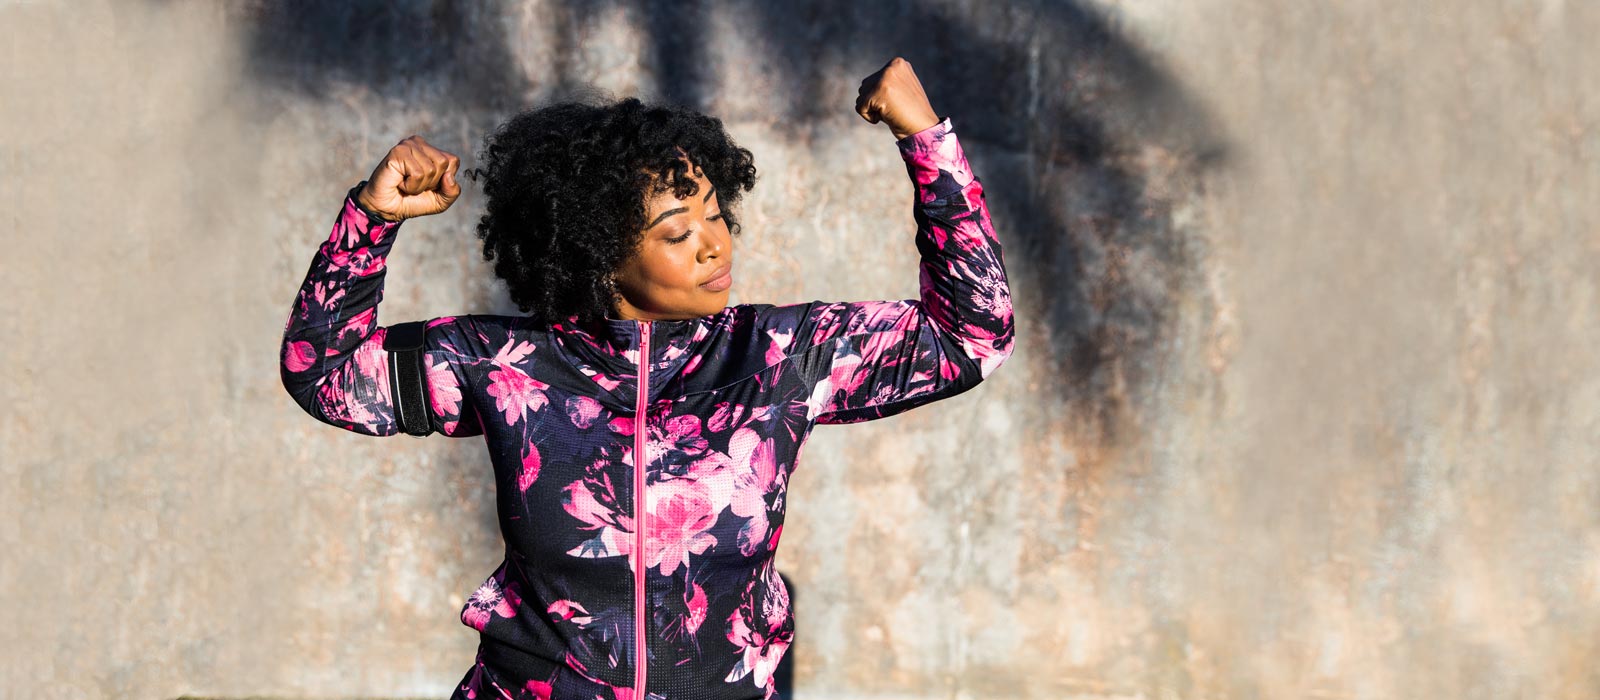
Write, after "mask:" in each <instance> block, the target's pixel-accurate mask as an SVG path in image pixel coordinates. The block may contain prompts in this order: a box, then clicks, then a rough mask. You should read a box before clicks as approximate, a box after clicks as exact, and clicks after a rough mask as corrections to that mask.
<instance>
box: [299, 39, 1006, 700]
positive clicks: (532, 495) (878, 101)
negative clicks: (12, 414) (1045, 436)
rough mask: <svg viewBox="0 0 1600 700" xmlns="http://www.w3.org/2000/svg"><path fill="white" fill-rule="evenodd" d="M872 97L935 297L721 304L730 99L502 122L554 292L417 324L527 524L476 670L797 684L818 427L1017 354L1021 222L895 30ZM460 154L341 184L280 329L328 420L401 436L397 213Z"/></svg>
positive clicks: (512, 542) (417, 155)
mask: <svg viewBox="0 0 1600 700" xmlns="http://www.w3.org/2000/svg"><path fill="white" fill-rule="evenodd" d="M856 111H857V112H858V113H859V114H860V115H861V117H862V118H864V119H866V120H867V121H869V122H872V123H879V122H882V123H884V124H886V125H887V126H888V127H889V128H890V129H891V130H892V131H893V133H894V136H895V138H896V139H897V141H896V144H897V146H898V148H899V151H900V153H901V155H902V157H903V158H904V159H905V162H906V165H907V172H908V173H909V174H910V175H911V178H912V181H913V184H914V185H915V189H916V198H915V204H914V208H913V210H912V213H913V216H914V218H915V220H916V223H917V233H916V240H915V242H916V245H917V250H918V251H919V253H920V255H921V261H922V262H921V294H920V296H921V298H920V299H907V300H900V301H862V302H834V303H825V302H820V301H813V302H810V303H803V304H792V305H786V306H774V305H771V304H740V305H738V306H733V307H729V306H727V299H728V290H729V288H730V286H731V285H732V279H733V275H732V267H733V239H732V235H734V234H736V233H737V231H738V225H737V224H736V223H734V221H733V212H732V206H733V205H734V204H735V203H736V202H737V199H738V196H739V193H740V190H741V189H743V190H746V191H748V190H749V189H750V188H751V187H752V186H753V185H754V181H755V169H754V168H753V167H752V166H751V161H750V154H749V152H748V151H746V150H744V149H742V148H738V147H737V146H735V145H734V144H733V143H732V141H731V140H730V139H729V138H728V136H727V134H726V133H725V132H724V131H723V128H722V124H721V122H720V121H719V120H716V119H713V118H710V117H705V116H703V115H698V114H694V113H692V112H687V111H680V110H674V109H668V108H647V107H645V106H643V105H641V104H640V103H639V102H638V101H637V100H632V99H629V100H623V101H621V102H619V103H617V104H613V105H605V106H594V105H582V104H571V103H568V104H561V105H555V106H552V107H547V108H544V109H541V110H534V111H531V112H526V113H524V114H522V115H518V116H517V117H515V118H513V119H512V120H511V121H509V122H508V123H507V124H506V125H504V126H503V127H502V128H501V129H500V130H498V131H497V133H496V134H495V135H493V136H491V138H490V140H489V142H488V145H487V148H486V149H485V158H484V161H485V163H486V167H485V168H484V169H482V170H479V171H475V172H474V174H481V175H484V176H486V178H487V179H486V192H487V194H488V197H489V201H488V206H487V214H485V216H484V217H483V218H482V220H481V222H480V224H479V226H478V234H479V236H480V237H482V238H483V240H484V253H485V257H486V258H488V259H491V260H494V259H496V258H498V262H497V263H496V266H495V272H496V274H497V275H498V276H500V277H501V278H503V279H505V280H506V283H507V285H508V287H509V288H510V291H511V297H512V299H513V300H514V301H516V302H517V304H518V305H519V307H520V308H521V309H522V310H523V311H524V312H532V313H530V314H529V315H527V316H492V315H477V314H473V315H466V316H449V317H444V318H437V319H433V320H431V321H429V322H428V323H427V325H426V332H425V336H424V348H423V352H424V357H425V363H426V367H427V372H426V376H427V382H428V384H429V394H428V396H429V399H430V404H429V406H428V409H429V411H428V412H429V414H430V415H431V419H432V428H433V429H434V430H436V431H437V432H440V433H443V434H445V435H447V436H451V437H471V436H478V435H481V436H483V438H484V441H485V443H486V444H487V445H488V448H489V456H490V459H491V461H492V462H493V464H494V470H495V479H496V489H497V508H498V513H499V520H500V527H501V532H502V533H503V534H504V536H505V541H506V557H505V561H504V562H503V563H502V564H501V565H500V566H499V567H498V568H497V569H496V570H495V572H494V573H493V574H492V575H491V576H490V577H489V578H488V579H487V580H486V581H485V582H484V583H483V585H482V586H481V587H479V588H478V590H477V591H476V592H475V593H473V594H472V596H471V599H470V600H469V601H468V602H467V604H466V606H465V607H464V609H463V610H462V614H461V620H462V622H463V623H464V624H467V625H469V626H471V627H473V628H474V629H476V630H478V631H479V633H480V645H479V652H478V656H477V660H476V663H475V664H474V665H473V667H472V668H471V669H470V670H469V671H468V672H467V674H466V676H465V677H464V678H463V679H462V682H461V683H460V685H459V686H458V687H457V690H456V693H455V697H457V698H491V697H492V698H552V697H554V698H601V699H602V700H647V699H648V698H659V699H666V700H690V699H693V700H703V699H709V698H768V699H770V698H773V697H775V693H776V691H775V689H774V686H773V680H772V671H773V669H774V668H775V667H776V666H777V664H778V661H779V659H780V658H782V656H783V654H784V652H785V650H786V649H787V648H788V646H789V643H790V641H791V639H792V637H793V630H794V623H793V619H792V617H791V615H790V608H789V595H788V591H787V589H786V588H785V587H784V585H783V582H782V580H781V579H779V577H778V576H777V573H776V571H775V569H774V568H773V566H774V564H773V562H774V559H773V556H774V553H775V552H776V550H777V546H778V538H779V535H780V533H781V532H782V531H783V518H784V494H785V492H786V487H787V484H788V479H789V475H790V473H791V472H792V471H793V469H794V467H795V466H796V463H797V459H798V457H799V453H800V448H801V446H802V444H803V443H804V442H805V440H806V437H807V436H808V435H809V434H810V431H811V428H812V426H814V425H817V424H833V423H854V422H860V421H866V420H872V419H875V418H882V417H886V416H891V415H894V414H897V413H901V412H903V411H906V410H909V409H911V408H914V407H916V406H920V405H922V404H926V403H928V402H931V401H936V400H938V399H942V398H946V397H949V396H954V395H956V394H959V393H961V392H963V391H966V390H968V389H970V388H972V387H973V386H975V385H977V384H978V383H979V382H980V381H982V380H983V379H984V378H985V377H987V376H989V374H990V373H992V372H993V371H994V370H995V368H996V367H998V366H999V365H1000V364H1001V363H1002V362H1003V361H1005V359H1006V357H1007V356H1009V354H1010V352H1011V346H1012V318H1011V316H1012V314H1011V297H1010V291H1009V288H1008V287H1007V281H1006V274H1005V268H1004V265H1003V262H1002V259H1001V255H1000V243H999V241H998V240H997V239H996V237H995V234H994V231H993V228H992V227H991V225H990V220H989V213H988V210H987V207H986V206H985V203H984V199H983V188H982V186H981V185H980V184H979V181H978V180H977V178H976V177H974V176H973V174H972V172H971V170H970V169H969V168H968V166H967V161H966V157H965V155H964V154H963V152H962V150H961V147H960V145H959V144H958V143H957V141H956V136H955V132H954V131H953V127H952V124H951V122H950V120H949V119H948V118H945V119H940V118H939V117H938V116H936V113H935V112H934V110H933V108H932V107H931V106H930V105H929V103H928V99H927V96H926V95H925V94H924V92H923V89H922V86H921V84H920V82H919V81H918V80H917V77H916V75H915V73H913V72H912V69H911V65H910V64H909V63H907V62H906V61H905V60H903V59H900V58H896V59H894V60H892V61H890V62H889V63H888V64H887V65H885V66H884V67H883V68H882V69H881V70H879V71H878V72H876V73H874V74H872V75H871V76H868V77H867V78H866V79H865V80H863V81H862V85H861V91H860V96H859V98H858V99H857V102H856ZM458 166H459V160H458V159H457V158H456V156H454V155H451V154H448V153H445V152H442V151H439V150H438V149H435V148H433V147H432V146H429V145H428V144H427V143H426V142H425V141H423V140H422V139H420V138H417V137H415V136H412V137H409V138H407V139H406V140H404V141H402V142H400V144H399V145H397V146H395V147H394V149H393V150H391V151H390V152H389V154H388V155H387V156H386V157H385V158H384V160H383V162H382V163H380V164H379V166H378V167H377V169H376V170H375V171H374V172H373V174H372V176H371V177H370V178H368V179H367V180H365V181H363V182H362V183H361V184H358V185H356V187H354V188H352V189H351V191H350V193H349V194H348V196H347V197H346V198H345V201H344V204H343V208H342V209H341V211H340V213H339V215H338V217H337V218H336V220H335V222H334V226H333V231H332V234H331V236H330V237H329V238H328V239H327V240H326V241H325V242H324V243H323V244H322V246H321V248H320V249H319V250H318V252H317V256H316V258H315V259H314V260H313V262H312V265H311V269H310V271H309V272H308V273H307V276H306V278H305V282H304V284H303V285H302V286H301V289H300V294H299V298H298V300H297V303H296V305H295V309H294V311H293V313H292V314H291V315H290V317H289V322H288V326H287V328H286V329H285V333H284V338H283V348H282V349H283V354H282V358H283V361H282V375H283V382H284V386H285V388H286V389H287V390H288V391H289V393H290V394H291V395H293V396H294V398H295V400H296V401H297V402H298V403H299V404H300V406H301V407H302V408H304V409H305V410H306V411H307V412H309V413H310V414H311V415H312V416H315V417H316V418H317V419H319V420H321V421H323V422H325V423H328V424H330V425H334V426H337V427H340V428H343V429H345V430H349V431H352V432H356V433H361V434H364V435H376V436H388V435H396V434H399V432H400V431H399V428H398V427H397V424H396V419H395V410H394V404H393V403H392V401H391V397H390V389H389V381H388V379H389V378H388V368H387V364H386V362H385V357H386V355H385V351H384V349H383V341H384V337H385V334H386V333H387V331H388V329H387V328H384V327H380V326H378V325H377V314H376V310H377V305H378V302H379V300H380V299H381V297H382V290H383V278H384V261H385V258H386V256H387V254H388V251H389V249H390V246H391V245H392V244H393V243H394V240H395V236H396V232H397V228H398V226H399V224H400V222H401V221H404V220H405V219H408V218H412V217H416V216H424V215H427V214H433V213H437V212H440V211H443V210H445V209H446V208H448V207H449V206H450V205H451V203H453V202H454V201H455V200H456V198H457V197H458V196H459V195H460V193H461V189H460V187H459V186H458V185H457V184H456V181H455V172H456V169H457V167H458ZM641 361H642V362H643V364H646V365H647V366H648V368H649V369H648V371H641V369H640V367H641ZM640 454H643V455H645V457H644V458H643V459H642V460H636V457H635V456H636V455H640ZM640 461H642V462H643V465H644V466H643V468H642V469H636V468H635V465H636V464H639V463H640ZM636 513H644V514H645V517H644V518H642V519H639V520H636V519H635V514H636ZM641 659H644V660H646V661H645V662H643V663H641V662H640V660H641Z"/></svg>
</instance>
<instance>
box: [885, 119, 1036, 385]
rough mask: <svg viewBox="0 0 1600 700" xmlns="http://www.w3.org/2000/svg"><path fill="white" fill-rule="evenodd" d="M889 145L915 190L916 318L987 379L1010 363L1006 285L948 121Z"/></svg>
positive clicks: (995, 241) (984, 211) (983, 208)
mask: <svg viewBox="0 0 1600 700" xmlns="http://www.w3.org/2000/svg"><path fill="white" fill-rule="evenodd" d="M896 145H897V146H898V147H899V148H900V152H901V155H902V157H903V158H904V159H905V161H906V169H907V172H908V173H909V174H910V176H911V178H912V180H913V182H914V183H915V184H916V201H915V204H914V205H913V218H915V219H916V222H917V234H916V244H917V251H918V254H919V255H920V263H919V267H920V284H919V289H920V295H921V300H922V306H923V310H924V312H925V313H926V314H928V316H929V317H930V319H931V320H932V321H933V322H934V323H936V324H938V326H939V328H940V329H942V330H943V331H945V332H947V333H949V334H950V335H952V336H954V337H955V338H956V339H957V340H959V343H960V346H961V348H962V350H963V352H964V354H965V355H966V357H967V359H969V360H971V361H972V362H973V363H975V364H976V366H977V367H978V368H979V371H980V377H988V376H989V374H990V373H991V372H993V371H994V369H995V368H996V367H998V366H999V365H1000V364H1001V363H1002V362H1004V361H1005V359H1006V357H1007V356H1009V355H1010V353H1011V348H1012V340H1013V336H1014V333H1013V319H1012V309H1011V289H1010V284H1009V281H1008V279H1007V275H1006V270H1005V260H1004V256H1003V255H1002V251H1001V245H1000V240H999V238H998V237H997V236H996V235H995V231H994V227H993V224H992V221H991V219H990V217H989V209H988V206H987V204H986V203H985V201H984V193H983V184H982V183H981V182H980V181H979V180H978V178H977V177H976V176H975V175H974V174H973V173H972V169H971V166H970V165H969V164H968V162H967V158H966V154H965V152H964V151H963V150H962V147H961V143H960V141H959V140H958V139H957V137H956V134H955V131H954V128H953V125H952V123H951V120H950V119H948V118H946V119H943V120H941V121H940V122H939V123H938V124H935V125H934V126H932V127H929V128H927V129H924V130H922V131H919V132H917V133H915V134H912V135H910V136H908V137H906V138H903V139H900V140H899V141H897V142H896Z"/></svg>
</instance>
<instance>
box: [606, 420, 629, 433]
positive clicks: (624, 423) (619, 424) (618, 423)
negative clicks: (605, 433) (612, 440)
mask: <svg viewBox="0 0 1600 700" xmlns="http://www.w3.org/2000/svg"><path fill="white" fill-rule="evenodd" d="M606 428H608V429H609V430H610V431H611V432H613V433H616V434H618V435H624V436H627V437H633V416H617V417H616V418H612V419H611V422H609V423H606Z"/></svg>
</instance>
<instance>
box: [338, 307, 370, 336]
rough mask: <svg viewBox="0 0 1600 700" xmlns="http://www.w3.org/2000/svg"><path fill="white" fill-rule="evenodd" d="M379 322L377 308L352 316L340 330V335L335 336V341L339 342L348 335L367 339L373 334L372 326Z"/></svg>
mask: <svg viewBox="0 0 1600 700" xmlns="http://www.w3.org/2000/svg"><path fill="white" fill-rule="evenodd" d="M377 320H378V307H376V306H374V307H372V308H369V309H367V310H365V311H362V312H361V313H358V314H356V315H354V316H351V317H350V319H349V320H347V321H345V323H344V327H343V328H340V329H339V334H338V335H336V336H334V341H335V342H337V341H338V340H339V339H340V338H343V337H344V335H345V334H346V333H354V334H355V335H356V337H357V338H365V337H367V334H368V333H370V332H371V329H372V325H373V324H374V323H377Z"/></svg>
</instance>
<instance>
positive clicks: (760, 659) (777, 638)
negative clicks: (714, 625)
mask: <svg viewBox="0 0 1600 700" xmlns="http://www.w3.org/2000/svg"><path fill="white" fill-rule="evenodd" d="M772 561H773V560H771V559H768V560H767V561H766V563H765V564H763V565H762V575H761V576H759V577H757V578H756V579H752V580H751V581H750V583H748V584H746V585H745V589H744V597H743V599H742V600H741V601H740V603H739V607H738V608H735V609H734V611H733V613H732V614H731V615H729V616H728V624H729V629H728V641H730V642H733V644H734V646H736V647H739V648H740V649H741V650H742V651H741V654H740V658H739V662H738V663H736V664H734V665H733V670H731V671H729V672H728V676H727V677H726V678H724V679H723V680H724V681H727V682H729V683H732V682H734V681H737V680H739V679H741V678H744V677H745V676H747V675H752V674H753V675H754V678H753V680H754V681H755V684H756V685H757V686H758V687H763V688H765V687H768V683H769V681H770V680H771V679H772V672H773V671H774V670H775V669H777V667H778V661H779V660H780V659H782V658H783V654H784V652H785V651H788V649H789V644H790V643H791V642H792V641H793V640H794V631H793V630H792V629H790V628H788V625H787V622H788V617H789V589H788V588H787V587H786V586H784V584H783V580H782V579H780V578H778V577H777V576H776V575H775V570H774V569H773V568H772ZM758 584H761V586H760V587H761V588H762V589H763V590H764V591H765V593H764V594H762V595H760V596H757V594H756V587H757V585H758ZM758 597H759V600H757V598H758Z"/></svg>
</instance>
